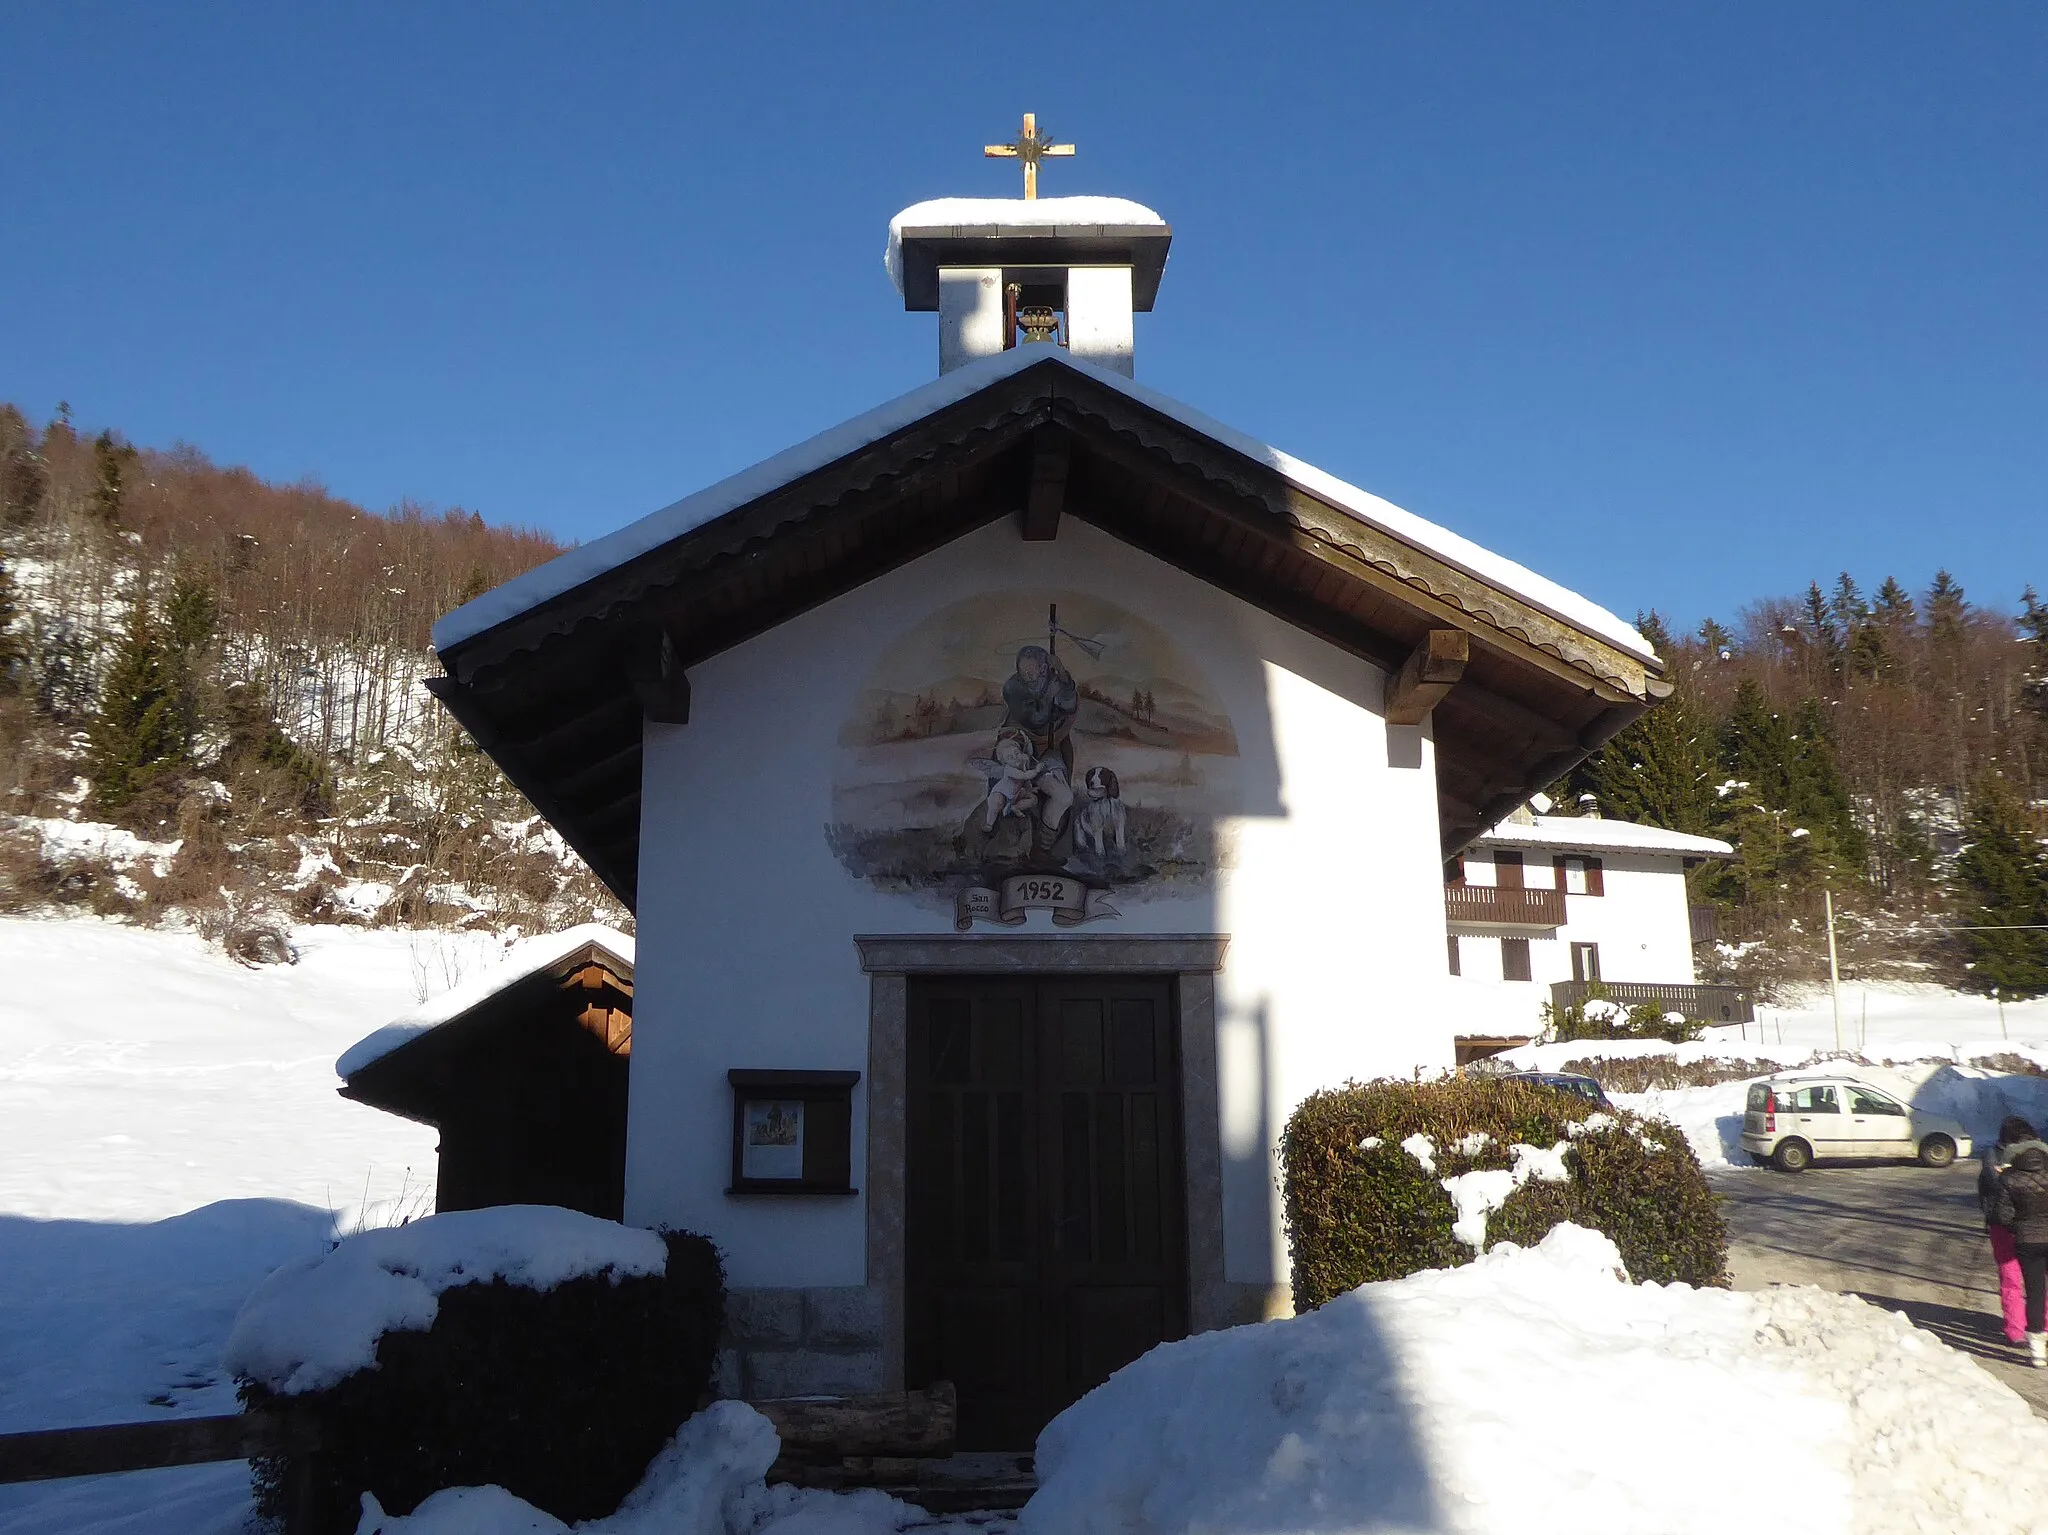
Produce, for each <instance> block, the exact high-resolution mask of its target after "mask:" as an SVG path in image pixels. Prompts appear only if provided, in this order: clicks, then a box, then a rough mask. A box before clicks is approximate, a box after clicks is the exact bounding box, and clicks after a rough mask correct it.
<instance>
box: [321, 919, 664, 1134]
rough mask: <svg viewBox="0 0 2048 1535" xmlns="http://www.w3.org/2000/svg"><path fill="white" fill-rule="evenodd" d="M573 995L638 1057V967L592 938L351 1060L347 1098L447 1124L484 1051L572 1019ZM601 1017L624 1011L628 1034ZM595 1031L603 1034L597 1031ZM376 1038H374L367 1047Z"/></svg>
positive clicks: (609, 1037) (609, 1039)
mask: <svg viewBox="0 0 2048 1535" xmlns="http://www.w3.org/2000/svg"><path fill="white" fill-rule="evenodd" d="M567 936H569V937H571V938H573V937H574V936H575V934H574V932H571V933H570V934H568V935H567ZM565 991H573V992H574V993H576V996H575V997H574V998H573V999H572V1004H571V1005H572V1007H573V1004H574V1003H575V1002H581V1003H583V1004H584V1005H583V1006H582V1007H580V1008H574V1010H575V1011H578V1012H583V1013H585V1014H588V1015H591V1016H590V1023H589V1025H587V1026H590V1025H595V1024H597V1023H604V1024H605V1025H606V1029H605V1034H606V1037H605V1038H604V1043H605V1045H606V1048H608V1049H610V1050H611V1051H612V1053H614V1054H617V1055H624V1054H626V1053H628V1052H629V1051H630V1049H631V1023H630V1014H631V1012H632V998H633V962H632V960H630V959H627V958H624V957H622V956H621V955H619V954H617V953H615V952H614V951H613V949H612V948H611V947H609V946H607V945H606V944H605V943H603V942H601V941H598V940H595V939H592V940H590V941H587V942H583V943H578V944H576V945H575V946H574V947H573V948H570V949H567V950H566V951H565V952H563V953H561V954H560V955H559V956H557V957H554V958H551V959H549V960H548V961H547V962H546V963H544V964H541V965H537V966H535V967H534V968H532V969H528V970H526V971H524V972H522V973H519V974H518V975H517V976H516V977H515V978H513V979H511V980H508V981H507V982H506V984H505V985H503V986H500V987H497V988H495V989H493V990H491V991H490V992H488V993H487V994H486V995H484V996H482V997H480V998H478V1000H477V1001H476V1002H474V1003H472V1004H471V1005H470V1006H468V1007H465V1008H463V1009H461V1010H460V1011H459V1012H455V1013H452V1014H450V1015H449V1016H448V1017H447V1018H445V1019H443V1020H442V1021H441V1022H439V1023H436V1024H434V1025H432V1026H431V1027H426V1028H417V1027H416V1028H415V1029H414V1030H413V1031H412V1032H411V1033H410V1034H409V1036H408V1037H404V1038H403V1039H402V1040H401V1042H399V1043H397V1044H395V1045H392V1046H390V1047H389V1048H387V1049H384V1050H382V1051H381V1052H379V1053H375V1054H369V1055H368V1059H366V1060H365V1061H364V1062H363V1064H361V1065H357V1066H353V1067H352V1068H351V1067H349V1065H348V1061H347V1058H346V1057H344V1058H343V1063H342V1064H343V1067H344V1068H345V1071H344V1075H343V1078H342V1085H341V1089H340V1092H341V1096H342V1097H344V1098H352V1099H354V1100H355V1101H356V1102H358V1103H366V1104H368V1105H370V1107H372V1108H377V1109H384V1110H386V1111H387V1112H389V1113H393V1114H397V1115H399V1116H400V1117H402V1118H405V1119H415V1120H418V1121H419V1122H421V1123H422V1124H429V1125H439V1124H440V1123H441V1121H442V1118H443V1116H444V1114H445V1113H446V1112H447V1111H448V1110H449V1108H450V1106H451V1105H452V1103H453V1102H454V1100H455V1097H456V1096H457V1095H458V1094H459V1093H460V1091H461V1090H462V1083H463V1080H464V1078H465V1077H466V1076H467V1075H468V1073H467V1071H466V1070H465V1066H466V1063H468V1062H471V1061H473V1060H474V1059H475V1058H476V1056H477V1055H478V1053H479V1052H487V1051H490V1050H492V1049H493V1048H494V1047H495V1045H496V1043H497V1042H498V1041H500V1040H501V1039H502V1038H503V1037H504V1035H505V1031H507V1030H509V1029H516V1028H519V1027H521V1026H523V1025H527V1024H530V1023H532V1022H534V1021H535V1020H536V1019H542V1018H546V1017H549V1016H551V1015H556V1014H560V1015H563V1016H567V1012H566V1011H565V1009H564V1006H563V993H564V992H565ZM599 1012H602V1013H614V1012H616V1013H619V1014H620V1015H621V1019H622V1020H623V1021H624V1029H623V1031H621V1029H620V1027H619V1023H618V1022H617V1021H614V1020H610V1019H599V1018H597V1017H596V1016H595V1014H596V1013H599ZM592 1031H593V1032H597V1030H596V1028H595V1027H593V1028H592ZM375 1040H376V1036H374V1035H373V1036H371V1039H370V1040H366V1041H365V1042H364V1043H365V1044H370V1043H372V1042H374V1041H375ZM366 1054H368V1052H366Z"/></svg>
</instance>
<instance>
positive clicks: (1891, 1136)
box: [1742, 1076, 1970, 1173]
mask: <svg viewBox="0 0 2048 1535" xmlns="http://www.w3.org/2000/svg"><path fill="white" fill-rule="evenodd" d="M1742 1149H1743V1150H1744V1151H1746V1152H1748V1153H1749V1154H1750V1155H1751V1156H1754V1157H1759V1158H1769V1159H1770V1162H1771V1165H1772V1166H1774V1167H1776V1168H1777V1169H1778V1170H1779V1171H1780V1172H1787V1173H1796V1172H1801V1171H1803V1170H1804V1169H1805V1168H1806V1167H1807V1166H1808V1165H1810V1164H1811V1163H1812V1162H1813V1161H1814V1159H1815V1158H1817V1157H1826V1158H1830V1159H1843V1160H1850V1159H1853V1160H1857V1161H1881V1160H1885V1159H1888V1158H1902V1157H1918V1158H1919V1159H1920V1161H1921V1164H1922V1165H1923V1166H1927V1167H1946V1166H1948V1165H1949V1163H1951V1162H1953V1161H1954V1160H1955V1159H1956V1158H1957V1157H1959V1156H1961V1157H1966V1156H1968V1155H1969V1154H1970V1136H1969V1132H1968V1131H1966V1130H1964V1129H1963V1127H1962V1126H1961V1125H1960V1124H1958V1123H1957V1122H1956V1121H1955V1120H1953V1119H1946V1118H1943V1117H1942V1116H1941V1115H1939V1114H1929V1113H1926V1112H1925V1111H1923V1110H1921V1109H1916V1108H1914V1107H1912V1105H1910V1104H1905V1103H1901V1102H1899V1100H1898V1099H1896V1098H1894V1097H1892V1096H1891V1095H1890V1094H1889V1093H1885V1092H1880V1091H1879V1090H1878V1089H1877V1088H1874V1087H1872V1086H1871V1085H1870V1084H1869V1083H1867V1082H1859V1081H1857V1080H1856V1079H1855V1078H1854V1077H1835V1076H1827V1077H1821V1076H1800V1077H1772V1078H1770V1079H1769V1080H1767V1081H1763V1082H1752V1083H1751V1084H1750V1087H1749V1103H1748V1105H1747V1108H1746V1111H1745V1112H1744V1114H1743V1116H1742Z"/></svg>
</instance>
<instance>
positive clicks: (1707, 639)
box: [1700, 618, 1735, 658]
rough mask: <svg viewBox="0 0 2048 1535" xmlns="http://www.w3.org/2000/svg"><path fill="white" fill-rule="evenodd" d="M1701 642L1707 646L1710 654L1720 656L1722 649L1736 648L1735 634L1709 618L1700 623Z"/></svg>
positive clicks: (1730, 649) (1731, 649)
mask: <svg viewBox="0 0 2048 1535" xmlns="http://www.w3.org/2000/svg"><path fill="white" fill-rule="evenodd" d="M1700 643H1701V644H1702V645H1704V646H1706V647H1707V650H1708V652H1709V653H1710V654H1712V655H1713V656H1715V657H1717V658H1718V657H1719V656H1720V654H1721V652H1722V651H1724V650H1726V651H1731V652H1732V651H1733V650H1734V649H1735V636H1734V635H1732V634H1730V633H1729V632H1728V631H1727V630H1726V629H1724V628H1722V627H1721V625H1720V624H1718V623H1716V622H1715V621H1714V620H1713V619H1711V618H1709V619H1704V620H1702V621H1701V623H1700Z"/></svg>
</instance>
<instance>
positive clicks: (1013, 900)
mask: <svg viewBox="0 0 2048 1535" xmlns="http://www.w3.org/2000/svg"><path fill="white" fill-rule="evenodd" d="M1034 911H1049V912H1051V913H1052V921H1053V926H1055V927H1075V926H1078V925H1079V924H1081V923H1083V922H1096V921H1100V920H1101V919H1102V918H1104V917H1115V916H1121V915H1122V913H1120V912H1119V911H1118V910H1117V909H1116V908H1115V907H1114V906H1112V905H1110V904H1109V892H1108V891H1107V890H1095V889H1091V888H1090V887H1088V886H1087V885H1084V884H1082V883H1081V882H1080V881H1079V880H1078V879H1073V878H1070V877H1068V876H1066V875H1061V874H1013V875H1011V876H1010V877H1009V878H1008V879H1006V880H1004V881H1003V882H1002V884H1001V885H1000V886H996V887H993V888H992V887H990V886H986V885H978V886H975V887H973V888H972V889H968V890H963V891H961V892H960V895H959V897H958V900H957V902H956V904H955V907H954V916H953V925H954V927H956V928H958V929H959V930H960V931H961V932H963V933H964V932H966V931H967V930H968V929H969V928H971V927H973V926H974V924H975V923H976V922H999V923H1001V924H1002V925H1003V926H1004V927H1019V926H1021V925H1022V924H1023V921H1024V917H1025V914H1026V913H1027V912H1034Z"/></svg>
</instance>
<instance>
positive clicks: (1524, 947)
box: [1500, 860, 1529, 981]
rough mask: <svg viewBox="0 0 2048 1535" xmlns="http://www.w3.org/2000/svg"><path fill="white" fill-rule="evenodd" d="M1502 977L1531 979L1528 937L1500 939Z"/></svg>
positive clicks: (1503, 978) (1508, 979)
mask: <svg viewBox="0 0 2048 1535" xmlns="http://www.w3.org/2000/svg"><path fill="white" fill-rule="evenodd" d="M1517 861H1518V862H1519V860H1517ZM1500 978H1501V979H1502V980H1504V981H1526V980H1528V979H1529V940H1528V939H1526V938H1503V939H1502V940H1501V941H1500Z"/></svg>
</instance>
